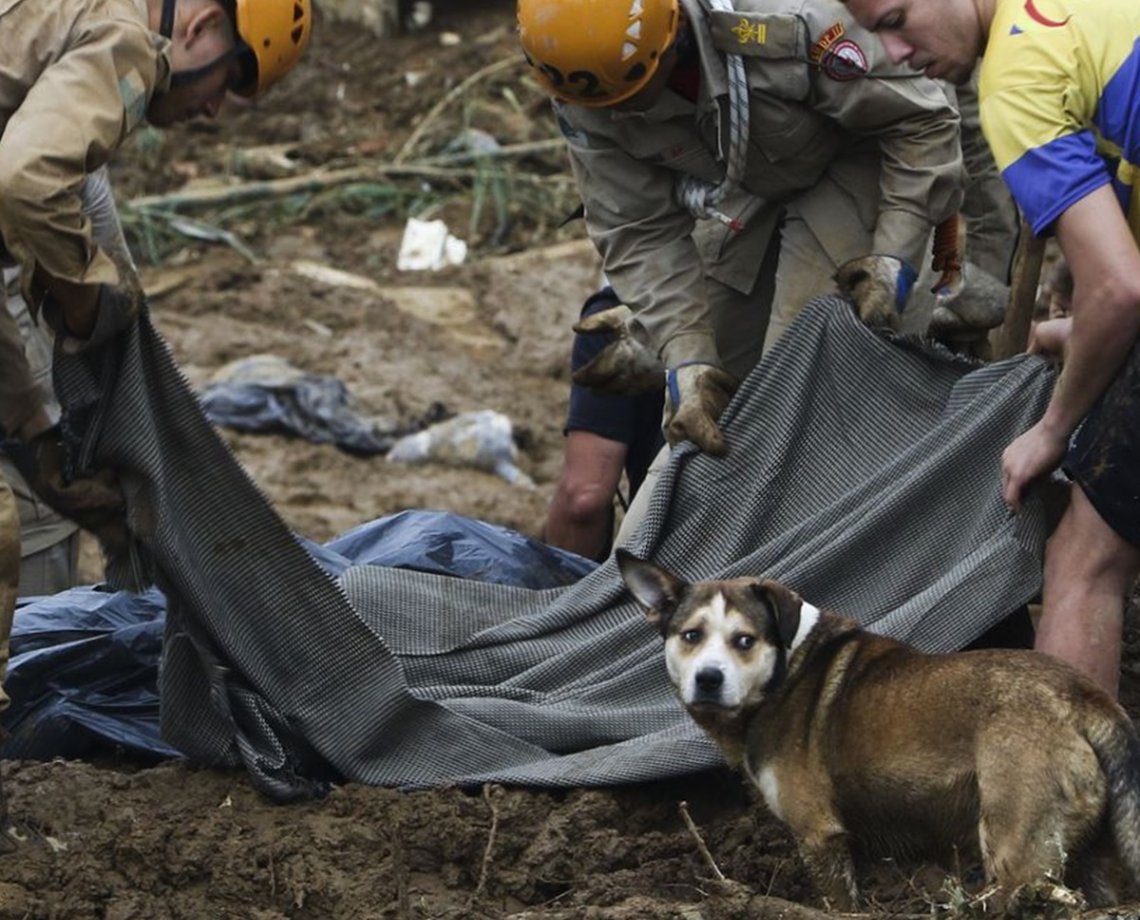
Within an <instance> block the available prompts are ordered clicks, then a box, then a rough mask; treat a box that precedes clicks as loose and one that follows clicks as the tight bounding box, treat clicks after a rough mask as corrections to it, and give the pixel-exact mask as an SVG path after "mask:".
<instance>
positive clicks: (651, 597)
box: [614, 548, 686, 633]
mask: <svg viewBox="0 0 1140 920" xmlns="http://www.w3.org/2000/svg"><path fill="white" fill-rule="evenodd" d="M614 556H615V557H616V558H617V564H618V569H620V570H621V577H622V580H623V581H624V582H625V586H626V587H627V588H628V589H629V593H630V594H632V595H633V596H634V597H635V598H637V600H638V602H639V603H640V604H641V606H642V607H644V608H645V615H646V616H647V617H648V618H649V622H650V623H652V624H653V625H654V626H656V627H657V628H658V629H660V630H661V632H662V633H664V632H665V625H666V623H668V621H669V617H670V616H672V615H673V612H674V611H675V610H676V609H677V604H679V603H680V601H681V593H682V592H683V591H684V590H685V588H686V583H685V582H683V581H682V580H681V579H679V578H678V577H677V576H676V575H673V574H672V573H671V572H667V571H666V570H665V569H663V568H661V566H659V565H654V564H653V563H652V562H647V561H646V560H645V559H639V558H638V557H637V556H635V555H634V554H633V553H631V552H629V550H625V549H620V548H619V549H616V550H614Z"/></svg>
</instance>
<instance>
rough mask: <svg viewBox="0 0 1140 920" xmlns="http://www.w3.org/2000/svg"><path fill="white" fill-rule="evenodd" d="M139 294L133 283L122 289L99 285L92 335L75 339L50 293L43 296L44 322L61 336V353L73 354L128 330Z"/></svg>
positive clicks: (137, 307)
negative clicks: (62, 351)
mask: <svg viewBox="0 0 1140 920" xmlns="http://www.w3.org/2000/svg"><path fill="white" fill-rule="evenodd" d="M141 303H142V291H141V290H140V289H139V288H138V287H137V286H135V285H133V284H127V285H122V286H116V285H110V284H101V285H99V294H98V297H97V299H96V302H95V325H94V327H93V328H92V329H91V334H90V335H88V336H86V337H83V338H81V337H79V336H77V335H76V334H75V333H74V331H73V330H72V328H71V326H70V325H69V323H68V317H67V315H66V313H65V311H64V309H63V307H62V306H61V305H60V304H59V303H58V302H57V301H56V300H55V298H53V297H52V296H51V295H50V294H48V295H47V296H46V297H44V300H43V305H42V308H41V309H42V310H43V314H44V319H45V320H46V321H47V323H48V325H50V326H51V327H52V328H53V329H54V330H55V331H56V333H58V334H59V335H60V336H61V337H62V347H63V350H64V351H65V352H66V353H68V354H76V353H78V352H81V351H84V350H86V349H88V348H91V347H94V346H96V345H102V344H103V343H104V342H106V341H108V340H110V339H112V338H114V337H115V336H116V335H118V334H119V333H120V332H122V331H123V330H125V329H127V328H129V327H130V325H131V324H132V323H133V322H134V321H135V317H137V316H138V314H139V306H140V305H141Z"/></svg>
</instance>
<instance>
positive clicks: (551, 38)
mask: <svg viewBox="0 0 1140 920" xmlns="http://www.w3.org/2000/svg"><path fill="white" fill-rule="evenodd" d="M680 19H681V10H680V0H518V22H519V41H521V42H522V46H523V51H524V52H525V54H526V59H527V63H529V64H530V66H531V67H532V68H533V70H534V74H535V76H536V77H537V78H538V82H539V83H540V84H542V86H543V88H544V89H546V91H547V92H548V93H550V94H551V95H552V96H555V97H556V98H558V99H561V100H563V101H564V102H569V103H572V104H573V105H584V106H589V107H591V108H601V107H603V106H608V105H616V104H617V103H619V102H623V101H625V100H626V99H629V98H630V97H631V96H633V95H634V94H635V93H637V92H638V91H639V90H641V89H642V88H644V87H645V85H646V84H647V83H649V81H650V80H652V79H653V75H654V74H655V73H656V72H657V66H658V64H660V62H661V56H662V55H663V54H664V53H665V51H666V50H667V49H668V48H669V46H670V45H671V44H672V43H673V39H674V38H675V37H676V36H677V30H678V28H679V27H680Z"/></svg>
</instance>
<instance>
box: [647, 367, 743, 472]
mask: <svg viewBox="0 0 1140 920" xmlns="http://www.w3.org/2000/svg"><path fill="white" fill-rule="evenodd" d="M738 386H739V382H738V381H737V379H736V378H735V377H733V376H732V374H730V373H729V372H728V371H726V370H722V369H721V368H719V367H717V366H716V365H715V364H704V363H701V362H698V361H692V362H687V363H685V364H679V365H678V366H677V367H674V368H670V369H669V370H668V371H666V373H665V417H664V423H663V426H662V427H663V428H664V430H665V439H666V440H667V441H668V442H669V444H670V446H676V445H677V444H678V443H679V442H681V441H685V440H688V441H692V442H693V443H694V444H696V445H697V447H699V448H700V449H701V450H703V451H704V452H705V453H707V454H713V455H714V456H717V457H719V456H721V455H722V454H724V452H725V450H726V449H727V448H726V446H725V443H724V435H722V434H721V433H720V428H718V427H717V419H718V418H720V414H721V413H722V412H723V411H724V409H725V406H727V405H728V401H729V400H730V399H732V394H733V393H735V392H736V388H737V387H738Z"/></svg>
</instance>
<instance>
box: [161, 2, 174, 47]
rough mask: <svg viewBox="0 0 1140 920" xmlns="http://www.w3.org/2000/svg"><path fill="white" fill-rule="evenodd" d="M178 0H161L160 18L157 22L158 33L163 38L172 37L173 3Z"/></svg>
mask: <svg viewBox="0 0 1140 920" xmlns="http://www.w3.org/2000/svg"><path fill="white" fill-rule="evenodd" d="M177 2H178V0H162V18H161V19H160V20H159V23H158V33H159V35H161V36H162V37H163V38H173V37H174V4H175V3H177Z"/></svg>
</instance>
